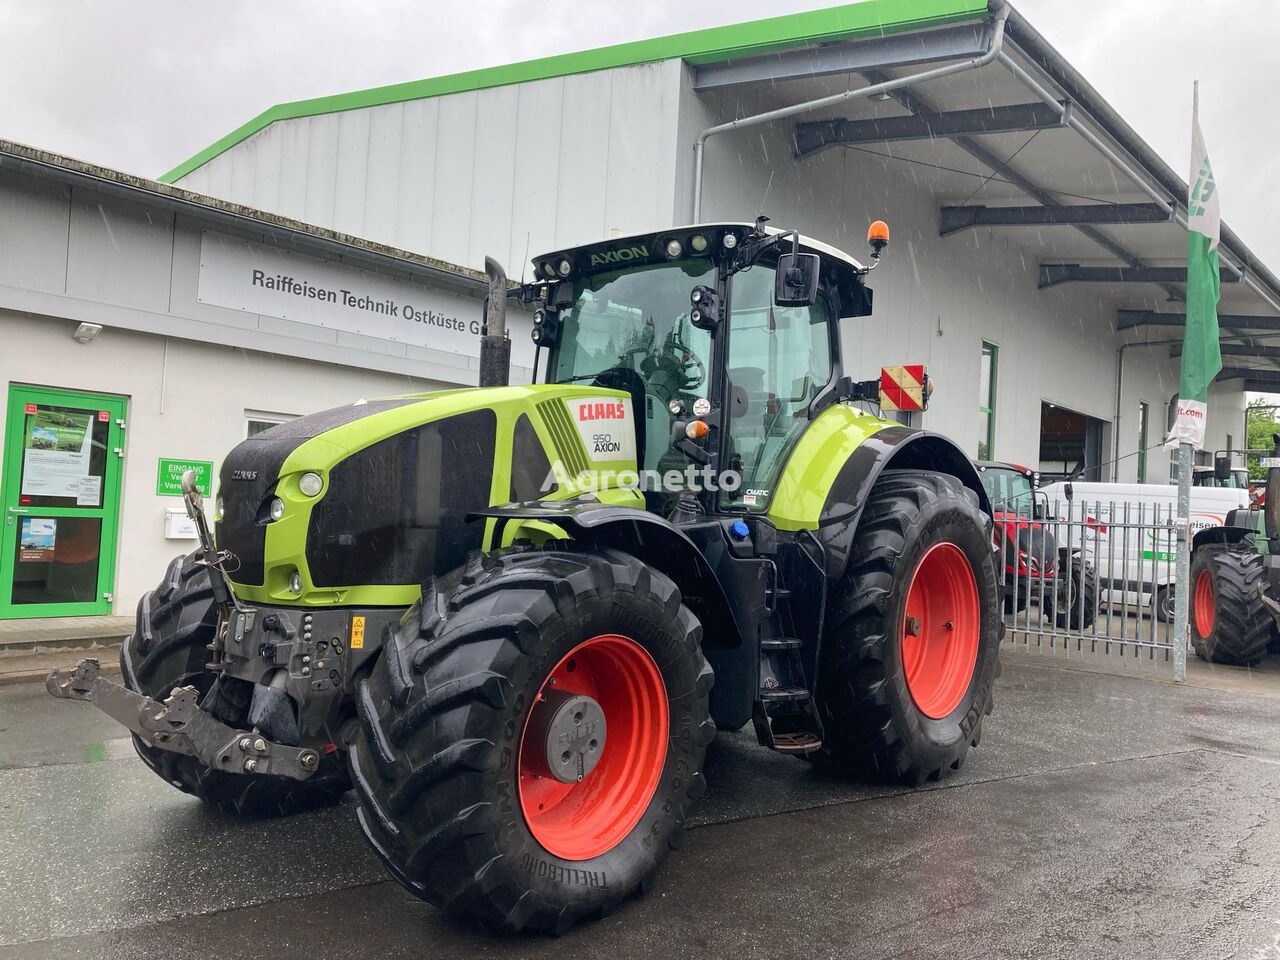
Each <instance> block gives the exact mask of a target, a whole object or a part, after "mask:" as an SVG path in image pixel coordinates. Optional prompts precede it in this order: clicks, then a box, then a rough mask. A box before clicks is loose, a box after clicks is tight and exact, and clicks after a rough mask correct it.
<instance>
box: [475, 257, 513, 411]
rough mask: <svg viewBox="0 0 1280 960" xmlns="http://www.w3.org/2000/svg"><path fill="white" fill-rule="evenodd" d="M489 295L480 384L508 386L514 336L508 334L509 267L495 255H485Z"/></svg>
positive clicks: (482, 347) (481, 353) (485, 307)
mask: <svg viewBox="0 0 1280 960" xmlns="http://www.w3.org/2000/svg"><path fill="white" fill-rule="evenodd" d="M484 272H485V274H486V275H487V276H488V278H489V296H488V298H486V300H485V302H484V304H485V305H484V327H483V328H482V329H481V331H480V386H482V387H505V386H507V384H509V383H510V382H511V338H510V337H509V336H508V335H507V271H505V270H503V269H502V264H500V263H499V262H498V261H497V260H495V259H493V257H485V258H484Z"/></svg>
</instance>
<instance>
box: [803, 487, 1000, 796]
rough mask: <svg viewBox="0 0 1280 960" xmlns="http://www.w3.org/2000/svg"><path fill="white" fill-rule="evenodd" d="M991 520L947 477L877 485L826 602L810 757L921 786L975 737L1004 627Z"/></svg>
mask: <svg viewBox="0 0 1280 960" xmlns="http://www.w3.org/2000/svg"><path fill="white" fill-rule="evenodd" d="M989 523H990V521H989V520H988V519H987V517H986V516H984V515H983V513H982V511H981V510H980V509H979V506H978V499H977V497H976V495H975V494H974V493H973V492H972V491H971V490H969V489H967V488H966V487H965V486H963V485H962V484H961V483H960V481H959V480H957V479H955V478H954V477H950V476H946V475H941V474H934V473H924V472H918V471H914V470H911V471H908V470H891V471H886V472H885V473H884V475H883V476H882V477H881V479H880V480H879V481H878V482H877V483H876V486H875V488H874V489H873V490H872V491H871V496H870V497H869V499H868V500H867V505H866V508H865V509H864V510H863V513H862V518H861V520H860V521H859V523H858V529H857V532H856V533H855V536H854V542H853V548H852V550H851V551H850V561H849V567H848V569H847V570H846V572H845V575H844V578H843V579H842V580H841V581H840V583H839V584H838V585H837V586H836V588H835V590H834V591H833V595H832V600H831V602H830V605H829V607H828V611H827V626H826V627H825V629H824V633H823V640H822V664H821V667H820V670H819V674H818V690H817V698H816V699H817V704H818V711H819V714H820V715H821V717H822V722H823V726H824V728H825V736H824V742H823V747H822V749H821V750H820V751H819V752H818V754H816V755H815V757H814V760H815V761H816V762H818V763H824V764H826V765H829V766H832V767H835V768H837V769H840V770H845V771H848V772H851V773H856V774H859V775H863V776H870V777H874V778H876V779H881V780H894V781H905V782H908V783H922V782H924V781H925V780H930V779H937V778H939V777H940V776H941V775H942V774H944V773H945V772H946V771H947V770H958V769H959V768H960V767H961V765H962V764H963V763H964V760H965V757H966V755H967V753H968V751H969V748H970V747H976V746H977V745H978V741H979V740H980V739H981V736H982V719H983V717H984V716H985V715H987V714H989V713H990V712H991V711H992V708H993V701H992V685H993V683H994V681H995V677H996V674H997V673H998V672H999V647H1000V636H1001V630H1002V628H1003V624H1002V622H1001V617H1000V593H999V588H998V583H997V580H998V578H997V574H996V564H995V555H994V553H993V552H992V547H991V533H990V527H989Z"/></svg>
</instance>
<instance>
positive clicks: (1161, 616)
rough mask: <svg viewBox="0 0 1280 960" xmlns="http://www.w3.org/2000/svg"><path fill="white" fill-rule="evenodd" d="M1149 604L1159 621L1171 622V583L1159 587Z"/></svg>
mask: <svg viewBox="0 0 1280 960" xmlns="http://www.w3.org/2000/svg"><path fill="white" fill-rule="evenodd" d="M1151 604H1152V607H1153V608H1154V613H1155V616H1156V619H1157V620H1159V621H1160V622H1161V623H1173V605H1174V596H1173V584H1171V583H1168V584H1165V585H1164V586H1163V587H1159V588H1158V589H1157V590H1156V595H1155V597H1154V598H1153V599H1152V601H1151Z"/></svg>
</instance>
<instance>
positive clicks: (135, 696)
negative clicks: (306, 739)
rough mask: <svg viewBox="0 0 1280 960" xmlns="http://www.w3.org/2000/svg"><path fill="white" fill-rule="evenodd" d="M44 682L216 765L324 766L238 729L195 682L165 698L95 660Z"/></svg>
mask: <svg viewBox="0 0 1280 960" xmlns="http://www.w3.org/2000/svg"><path fill="white" fill-rule="evenodd" d="M44 685H45V689H46V690H48V691H49V693H50V694H52V695H53V696H55V697H58V698H60V699H63V700H87V701H89V702H90V703H92V704H94V705H95V706H96V707H97V708H98V709H99V710H101V711H102V712H103V713H105V714H106V715H107V716H109V717H111V718H112V719H113V720H116V721H118V722H120V723H122V724H124V726H126V727H127V728H128V729H129V731H130V732H132V733H134V734H136V735H137V736H139V737H141V738H142V739H143V740H145V741H147V743H150V744H152V745H153V746H156V747H159V748H160V749H161V750H169V751H172V752H173V753H180V754H183V755H184V756H188V757H195V758H196V759H197V760H199V761H200V762H201V763H202V764H204V765H205V766H207V767H209V768H211V769H213V770H222V771H225V772H227V773H250V774H271V775H273V776H277V777H289V778H290V779H293V780H306V779H307V778H308V777H310V776H311V775H312V774H313V773H315V772H316V769H317V768H318V767H319V766H320V755H319V754H318V753H317V752H316V751H315V750H311V749H307V748H304V747H291V746H288V745H286V744H281V743H275V742H273V741H271V740H268V739H266V738H265V737H263V736H262V735H261V734H257V733H253V732H251V731H248V730H237V729H235V728H234V727H229V726H227V725H226V724H225V723H223V722H222V721H221V720H218V719H217V718H216V717H214V716H212V715H211V714H208V713H206V712H205V711H203V710H201V709H200V706H199V702H198V700H199V693H198V692H197V691H196V688H195V687H174V689H173V690H172V691H171V692H170V694H169V696H168V698H167V699H166V700H164V702H161V701H159V700H153V699H152V698H151V697H145V696H143V695H142V694H140V693H135V692H134V691H132V690H130V689H128V688H127V687H122V686H121V685H120V684H118V683H112V682H111V681H110V680H107V679H106V678H105V677H103V676H102V673H101V667H100V665H99V664H98V661H97V660H93V659H87V660H81V661H80V662H79V663H78V664H76V668H75V670H74V671H73V672H72V673H71V674H70V675H67V674H65V673H64V672H63V671H60V670H54V671H53V672H52V673H50V674H49V677H48V679H47V680H45V684H44Z"/></svg>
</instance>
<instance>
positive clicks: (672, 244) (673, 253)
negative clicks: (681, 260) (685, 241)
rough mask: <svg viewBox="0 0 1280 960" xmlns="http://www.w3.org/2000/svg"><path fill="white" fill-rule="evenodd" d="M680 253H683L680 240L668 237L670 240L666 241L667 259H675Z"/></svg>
mask: <svg viewBox="0 0 1280 960" xmlns="http://www.w3.org/2000/svg"><path fill="white" fill-rule="evenodd" d="M682 253H684V247H683V246H681V244H680V241H679V240H676V239H675V238H672V239H670V240H668V241H667V257H668V259H671V260H675V259H677V258H678V257H679V256H680V254H682Z"/></svg>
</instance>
